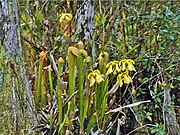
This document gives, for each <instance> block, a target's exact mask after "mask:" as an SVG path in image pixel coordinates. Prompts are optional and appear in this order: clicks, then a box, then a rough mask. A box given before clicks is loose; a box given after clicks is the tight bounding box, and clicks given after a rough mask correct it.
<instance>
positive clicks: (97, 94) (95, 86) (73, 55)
mask: <svg viewBox="0 0 180 135" xmlns="http://www.w3.org/2000/svg"><path fill="white" fill-rule="evenodd" d="M71 20H72V15H71V14H70V13H64V14H61V15H60V20H59V23H60V25H61V26H67V27H68V25H69V23H70V22H71ZM61 26H60V27H61ZM63 28H65V27H63ZM62 32H65V31H64V30H63V29H62ZM39 57H40V59H39V67H38V75H37V76H38V77H37V89H36V90H37V91H36V92H35V104H36V108H37V110H39V112H41V117H40V119H41V123H43V124H45V125H49V126H48V128H49V132H50V134H53V133H58V134H65V133H67V132H73V131H75V129H74V127H73V125H75V124H76V125H78V127H79V129H78V133H79V134H84V133H87V134H89V133H90V132H92V129H94V130H98V131H99V132H106V131H105V129H107V126H108V123H107V122H108V115H110V113H107V112H108V111H109V110H108V109H107V105H108V104H109V103H108V98H111V97H110V96H111V95H113V93H115V92H116V91H117V89H118V88H119V87H122V86H123V85H124V84H131V86H133V84H132V78H131V76H130V72H131V71H136V70H135V68H134V66H133V65H134V61H133V60H131V59H122V60H120V61H118V60H113V61H110V62H109V54H108V52H105V51H104V52H101V53H100V54H99V57H98V58H97V59H96V62H97V63H98V64H97V65H98V66H97V67H95V68H94V67H93V64H94V63H93V62H92V59H91V57H90V56H88V52H87V51H86V50H85V45H84V43H83V42H82V41H79V42H78V43H77V44H75V45H71V46H69V47H68V48H67V57H66V58H64V59H63V58H62V57H60V58H59V59H57V60H56V59H55V58H54V57H53V54H52V53H51V52H48V51H42V52H41V53H40V55H39ZM47 61H48V62H49V65H46V66H45V63H46V64H47V63H48V62H47ZM66 65H67V66H68V68H65V66H66ZM65 75H66V77H65ZM114 77H116V78H117V79H116V81H115V84H114V86H113V87H112V88H110V86H109V82H110V81H111V83H112V82H114V80H112V78H114ZM132 92H133V91H132ZM47 106H52V107H49V108H50V109H49V112H47V111H44V110H45V109H47V108H48V107H47ZM52 108H54V109H52ZM43 111H44V112H43ZM42 114H44V115H45V114H46V116H44V117H45V118H43V117H42ZM75 121H76V123H75Z"/></svg>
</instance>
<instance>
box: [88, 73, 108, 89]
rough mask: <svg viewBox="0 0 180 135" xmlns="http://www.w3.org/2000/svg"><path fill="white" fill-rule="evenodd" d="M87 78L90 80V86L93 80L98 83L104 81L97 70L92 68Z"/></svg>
mask: <svg viewBox="0 0 180 135" xmlns="http://www.w3.org/2000/svg"><path fill="white" fill-rule="evenodd" d="M88 79H89V81H90V87H92V86H93V85H94V83H95V82H97V83H98V84H100V83H101V82H102V81H104V79H103V78H102V75H101V73H100V71H99V70H94V71H93V72H91V73H89V75H88Z"/></svg>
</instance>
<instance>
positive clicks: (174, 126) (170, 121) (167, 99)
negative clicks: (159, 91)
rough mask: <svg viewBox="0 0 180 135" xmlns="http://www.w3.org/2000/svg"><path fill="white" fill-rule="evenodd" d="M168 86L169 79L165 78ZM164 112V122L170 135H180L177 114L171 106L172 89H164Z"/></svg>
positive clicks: (167, 87)
mask: <svg viewBox="0 0 180 135" xmlns="http://www.w3.org/2000/svg"><path fill="white" fill-rule="evenodd" d="M165 82H166V84H168V81H167V79H166V78H165ZM163 112H164V117H165V118H164V119H165V120H164V121H165V126H166V128H167V130H168V133H169V134H170V135H180V128H179V124H178V122H177V121H176V113H175V111H174V107H173V106H172V105H171V95H170V88H169V86H166V87H165V88H164V104H163Z"/></svg>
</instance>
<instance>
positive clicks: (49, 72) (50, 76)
mask: <svg viewBox="0 0 180 135" xmlns="http://www.w3.org/2000/svg"><path fill="white" fill-rule="evenodd" d="M51 70H52V69H51V65H49V68H48V78H49V86H50V89H49V90H50V95H51V100H52V99H53V81H52V74H51Z"/></svg>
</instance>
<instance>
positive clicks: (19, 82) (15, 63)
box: [0, 0, 37, 134]
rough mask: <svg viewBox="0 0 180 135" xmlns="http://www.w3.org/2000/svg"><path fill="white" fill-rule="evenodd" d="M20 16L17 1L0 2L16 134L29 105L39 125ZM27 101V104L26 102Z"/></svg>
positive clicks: (0, 31) (1, 40) (0, 29)
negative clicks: (26, 61)
mask: <svg viewBox="0 0 180 135" xmlns="http://www.w3.org/2000/svg"><path fill="white" fill-rule="evenodd" d="M19 26H20V25H19V15H18V6H17V1H16V0H0V43H1V44H2V45H3V46H4V50H5V53H6V54H7V55H8V65H7V66H8V67H7V69H9V71H8V72H9V74H10V75H11V79H10V83H11V90H12V101H11V102H12V108H13V116H14V118H13V119H14V120H13V122H14V123H13V125H14V126H15V127H14V128H15V132H16V134H19V131H20V128H21V123H22V121H23V119H24V112H27V111H26V110H25V109H24V108H25V107H26V105H28V109H29V110H28V112H30V114H31V117H32V120H33V121H32V122H33V123H34V124H36V123H37V119H36V117H35V114H34V108H33V107H34V103H33V96H32V93H31V90H30V86H29V80H28V78H27V76H26V69H25V66H24V59H23V55H22V47H21V42H20V28H19ZM24 101H26V102H24Z"/></svg>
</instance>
